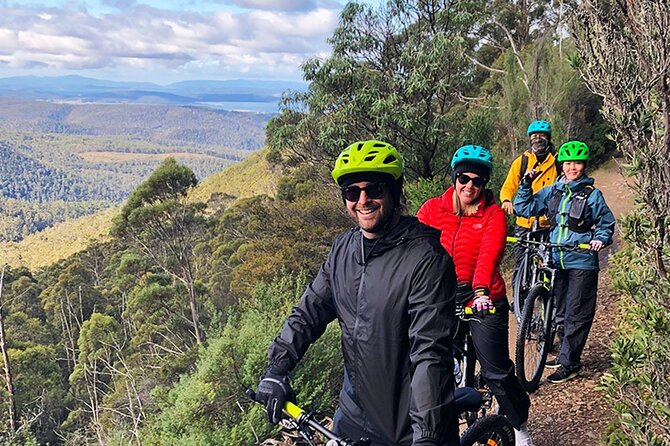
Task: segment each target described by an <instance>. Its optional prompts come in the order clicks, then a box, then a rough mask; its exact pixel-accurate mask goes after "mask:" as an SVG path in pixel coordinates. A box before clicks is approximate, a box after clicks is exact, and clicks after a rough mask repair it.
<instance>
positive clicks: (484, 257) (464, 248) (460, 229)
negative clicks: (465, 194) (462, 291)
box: [416, 186, 507, 301]
mask: <svg viewBox="0 0 670 446" xmlns="http://www.w3.org/2000/svg"><path fill="white" fill-rule="evenodd" d="M453 193H454V187H453V186H452V187H450V188H449V189H447V190H446V191H445V192H444V194H442V196H440V197H435V198H431V199H430V200H428V201H426V202H425V203H424V204H423V205H422V206H421V209H419V212H417V214H416V216H417V217H418V218H419V220H420V221H421V222H423V223H425V224H427V225H429V226H432V227H434V228H437V229H439V230H441V231H442V234H441V235H440V241H441V242H442V246H444V248H445V249H446V250H447V252H448V253H449V254H450V255H451V257H452V258H453V259H454V264H455V266H456V277H457V280H458V281H459V282H469V283H471V284H472V287H473V288H474V289H477V288H486V289H487V290H489V297H490V298H491V300H493V301H496V300H499V299H504V298H506V290H505V281H504V280H503V278H502V275H501V274H500V261H501V260H502V257H503V255H504V253H505V237H506V235H507V222H506V220H505V213H504V212H503V210H502V208H501V207H500V206H498V205H497V204H496V203H495V201H494V200H493V194H492V193H491V192H490V191H489V190H486V191H485V193H484V194H482V197H481V198H480V202H481V204H480V205H479V209H478V210H477V213H476V214H474V215H463V216H459V215H456V214H454V205H453V199H452V194H453Z"/></svg>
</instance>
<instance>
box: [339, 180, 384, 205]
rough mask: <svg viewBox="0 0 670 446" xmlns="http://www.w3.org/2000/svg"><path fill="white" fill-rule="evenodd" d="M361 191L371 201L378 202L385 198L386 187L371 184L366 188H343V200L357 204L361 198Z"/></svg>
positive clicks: (379, 184)
mask: <svg viewBox="0 0 670 446" xmlns="http://www.w3.org/2000/svg"><path fill="white" fill-rule="evenodd" d="M361 191H365V195H366V196H367V197H368V198H369V199H371V200H377V199H379V198H382V197H383V196H384V185H383V184H381V183H371V184H368V185H367V186H365V187H358V186H349V187H343V188H342V198H344V199H345V200H347V201H351V202H356V201H358V199H359V198H361Z"/></svg>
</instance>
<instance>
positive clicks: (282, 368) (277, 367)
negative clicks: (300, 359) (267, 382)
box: [266, 358, 292, 375]
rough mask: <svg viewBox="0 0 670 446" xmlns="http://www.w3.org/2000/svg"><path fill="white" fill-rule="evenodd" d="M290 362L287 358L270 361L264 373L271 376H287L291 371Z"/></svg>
mask: <svg viewBox="0 0 670 446" xmlns="http://www.w3.org/2000/svg"><path fill="white" fill-rule="evenodd" d="M291 369H292V367H291V361H289V359H288V358H278V359H275V358H272V359H270V361H269V363H268V367H267V369H266V370H267V372H266V373H271V374H273V375H288V374H289V372H290V371H291Z"/></svg>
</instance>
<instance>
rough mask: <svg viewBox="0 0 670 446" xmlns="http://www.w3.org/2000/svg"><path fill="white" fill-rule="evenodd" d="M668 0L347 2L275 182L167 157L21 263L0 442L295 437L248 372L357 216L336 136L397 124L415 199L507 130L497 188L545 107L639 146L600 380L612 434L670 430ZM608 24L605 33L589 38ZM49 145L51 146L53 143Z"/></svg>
mask: <svg viewBox="0 0 670 446" xmlns="http://www.w3.org/2000/svg"><path fill="white" fill-rule="evenodd" d="M605 3H607V2H605ZM603 4H604V3H603ZM599 5H600V3H599ZM626 5H628V6H629V7H630V8H632V9H630V10H625V9H622V8H626V7H627V6H626ZM659 5H660V6H659ZM601 6H602V5H601ZM668 6H669V5H668V2H667V1H664V2H652V1H641V2H628V3H626V4H625V5H624V4H623V3H611V4H609V7H608V8H606V9H605V10H600V9H598V8H599V6H598V5H594V4H591V3H589V4H586V3H584V4H582V5H581V6H579V7H578V8H577V7H575V6H574V5H572V4H571V3H570V2H563V3H559V4H558V5H556V4H555V3H554V2H550V1H548V0H547V1H539V2H532V3H530V2H508V1H493V2H488V1H483V0H481V1H480V0H468V1H459V2H452V1H410V0H400V1H393V2H389V3H388V4H386V7H385V8H373V7H370V6H366V5H358V4H355V3H351V4H349V5H348V6H347V7H346V8H345V9H344V11H343V12H342V15H341V17H340V22H339V25H338V27H337V29H336V30H335V32H334V34H333V36H332V37H331V40H330V43H331V45H332V48H333V52H332V54H331V55H330V56H329V57H327V58H322V59H314V60H311V61H309V62H308V63H306V64H305V65H304V66H303V71H304V77H305V79H306V80H308V81H309V82H310V86H309V90H308V91H307V92H300V93H293V94H288V95H287V96H286V97H285V98H284V107H283V109H282V112H281V113H280V115H279V116H277V117H275V118H273V119H272V120H271V121H270V122H269V124H268V126H267V143H268V146H269V149H270V150H269V153H268V154H267V155H266V158H265V161H267V162H268V165H269V166H271V168H272V170H273V172H275V173H277V174H281V178H280V179H279V180H278V181H277V184H276V193H274V194H267V193H266V194H263V193H261V194H256V195H253V196H247V197H245V198H236V197H233V196H226V195H225V194H224V193H221V194H217V192H216V191H215V190H211V192H205V193H203V194H202V195H198V194H197V193H195V194H193V193H192V191H193V190H194V188H195V187H196V185H197V183H198V179H197V175H196V174H195V173H194V171H193V169H191V168H190V167H189V166H188V165H185V163H184V162H181V161H178V160H176V159H175V158H168V159H166V160H164V161H163V162H161V163H160V165H158V166H157V167H156V168H155V169H154V170H153V171H152V173H151V175H150V176H148V178H145V179H144V180H143V181H141V182H140V183H138V185H137V187H135V188H134V189H133V191H132V193H131V194H130V196H129V197H128V199H127V200H126V201H125V202H124V203H123V205H122V206H121V209H120V211H119V213H118V214H117V215H116V217H115V219H114V221H113V223H112V225H111V230H110V235H109V238H107V239H106V240H102V241H99V242H96V243H92V244H90V245H89V246H88V247H87V249H85V250H83V251H81V252H79V253H77V254H75V255H72V256H70V257H68V258H65V259H63V260H61V261H59V262H58V263H56V264H54V265H51V266H48V267H45V268H41V269H35V270H32V271H31V270H28V269H27V268H22V267H5V268H4V269H3V272H4V274H3V275H2V276H0V277H2V295H1V299H2V302H0V315H2V318H0V323H2V324H4V328H5V337H4V339H5V341H6V342H5V343H4V344H2V343H0V344H1V345H0V347H1V348H2V349H4V350H5V351H6V352H7V354H8V357H9V361H8V363H7V364H6V366H7V371H8V373H7V374H6V375H5V376H6V379H5V381H6V383H7V385H6V386H2V389H3V390H1V391H0V414H8V415H6V416H5V418H2V417H0V427H1V430H2V436H3V437H2V441H3V442H4V443H6V444H46V443H47V442H48V443H49V444H63V445H83V444H91V445H93V444H99V445H119V446H120V445H127V444H133V445H177V444H178V445H193V446H195V445H198V446H201V445H212V446H214V445H217V446H219V445H228V446H247V445H252V444H261V443H262V442H263V441H264V440H265V439H266V438H267V437H271V436H273V435H277V431H276V430H275V431H273V429H272V427H271V426H270V425H269V424H268V423H267V422H266V419H265V414H263V413H262V411H261V409H260V407H258V405H255V404H253V403H251V402H250V401H248V400H247V398H246V397H245V396H244V394H243V389H244V386H255V385H256V383H257V381H258V377H259V375H260V374H261V373H262V372H263V370H264V369H265V366H266V364H265V363H266V354H267V346H268V344H269V342H270V341H271V340H272V338H273V337H274V336H275V335H276V333H277V332H278V330H279V329H280V326H281V323H282V321H283V319H284V317H285V316H286V314H287V313H288V312H289V311H290V308H291V306H292V305H294V304H295V303H296V302H297V301H298V299H299V297H300V295H301V293H302V290H303V289H304V287H305V285H306V283H308V281H309V280H310V278H312V277H313V276H314V275H315V273H316V271H317V270H318V268H319V266H320V264H321V262H322V261H323V260H324V258H325V256H326V254H327V252H328V250H329V247H330V245H331V243H332V241H333V239H334V238H335V237H336V235H337V234H338V233H340V232H341V231H343V230H345V229H346V228H348V227H350V225H351V223H350V222H349V220H348V218H347V217H346V214H345V212H344V209H343V206H342V202H341V198H340V196H339V193H338V192H339V191H338V190H337V188H336V187H335V186H334V185H333V184H332V178H331V177H330V170H331V168H332V164H333V159H334V157H335V155H336V154H337V153H338V152H339V151H341V150H342V149H343V148H344V147H346V146H347V145H348V144H349V143H350V142H352V141H355V140H359V139H368V138H379V139H385V140H387V141H389V142H391V143H393V144H394V145H395V146H396V147H397V148H398V149H399V150H400V152H401V153H402V154H403V156H404V157H405V160H406V162H407V167H408V172H407V178H406V194H407V201H408V204H409V208H410V211H411V212H414V211H416V209H417V206H419V205H420V204H421V203H422V202H423V201H424V200H425V199H426V198H427V197H430V196H434V195H436V194H439V193H441V192H442V191H443V190H444V188H445V187H446V186H447V185H448V184H449V183H450V181H451V180H450V177H449V166H448V162H449V159H450V157H451V155H452V154H453V152H454V150H456V149H457V148H458V147H459V146H460V145H462V144H472V143H474V144H481V145H485V146H487V147H490V148H492V151H493V153H494V160H495V161H494V177H493V178H492V181H491V182H490V183H489V185H490V187H491V188H492V189H493V192H494V195H497V193H498V188H499V186H500V183H501V180H502V177H503V176H504V175H505V173H506V171H507V167H508V165H509V162H510V161H511V159H512V158H513V157H514V156H516V155H517V154H518V153H519V151H520V150H521V149H523V148H524V147H525V146H526V144H527V135H526V128H527V126H528V123H529V122H530V121H531V120H533V119H537V118H540V119H546V120H549V121H551V122H552V124H553V126H554V129H555V130H554V132H553V135H552V138H553V142H554V143H555V144H556V145H558V144H560V143H562V142H564V141H566V140H570V139H581V140H584V141H586V142H587V143H588V145H589V146H590V147H591V148H592V151H593V164H597V163H599V162H601V161H602V160H605V159H608V158H610V157H611V155H612V154H614V153H616V152H621V153H622V154H623V156H625V159H626V161H627V162H628V163H629V164H628V167H627V169H628V171H627V172H629V173H630V174H631V175H632V176H631V177H630V178H631V183H632V184H633V185H634V187H636V189H635V191H636V193H637V195H638V200H639V201H640V208H639V212H637V213H635V214H633V215H632V216H629V217H628V218H626V219H624V220H622V221H620V222H619V223H620V225H621V227H622V228H623V229H622V234H623V235H624V236H625V237H626V238H627V239H628V240H629V241H630V242H631V244H630V245H629V248H627V249H626V251H624V252H623V253H622V254H621V257H620V258H619V259H617V262H620V265H623V266H619V267H618V268H619V269H618V271H620V273H619V274H617V276H616V277H617V279H616V280H615V282H616V283H615V286H617V289H619V290H620V292H622V293H623V294H625V299H624V301H625V302H626V303H627V306H626V307H625V308H624V309H623V310H624V311H622V314H623V315H624V319H623V321H622V324H621V328H620V329H618V330H617V339H616V340H615V341H614V344H613V351H614V352H615V355H614V365H613V367H612V370H611V371H610V372H611V373H609V374H607V375H606V376H605V380H604V381H603V385H604V386H605V392H606V394H607V395H608V398H609V401H610V403H611V406H612V408H613V410H614V411H615V419H616V423H615V424H613V425H612V427H611V429H609V430H608V431H607V432H603V433H596V434H594V435H600V436H601V438H602V441H603V442H608V443H609V444H612V445H632V444H649V445H660V444H667V442H664V441H667V440H668V438H669V437H668V429H667V426H668V425H670V423H668V422H667V421H668V412H667V407H668V403H670V402H669V401H668V392H667V389H668V388H669V387H670V384H669V383H668V375H667V368H664V367H665V366H663V367H660V366H659V364H660V365H666V364H669V363H670V360H669V359H668V354H667V351H668V347H667V340H668V339H670V336H667V334H668V327H670V323H669V322H668V314H669V313H668V311H667V310H668V308H667V287H668V280H667V268H666V266H665V264H666V263H667V259H668V258H669V256H668V252H667V241H668V240H667V237H668V233H667V231H666V230H665V229H666V226H667V221H668V220H667V213H666V214H664V212H670V211H668V209H670V206H663V205H667V204H668V199H667V198H668V192H667V182H666V184H664V185H663V184H662V183H660V181H663V180H664V179H667V177H666V176H665V174H666V173H667V171H668V165H669V164H670V161H669V160H670V147H669V146H668V144H667V137H665V139H664V135H668V134H670V129H668V128H667V127H668V122H670V120H669V119H667V117H668V112H667V110H668V108H667V107H665V108H664V107H663V106H662V104H668V103H670V93H669V92H668V89H667V85H668V84H670V79H669V77H668V67H670V64H668V63H667V59H664V60H661V61H660V62H659V61H658V60H657V59H656V58H662V57H667V54H666V53H667V52H666V53H664V52H663V51H658V47H659V46H662V47H664V46H667V39H665V40H664V38H665V37H667V30H668V29H670V27H665V26H663V27H659V24H661V23H664V22H663V20H662V19H663V18H665V19H667V7H668ZM663 7H665V8H666V9H665V13H664V12H663ZM654 14H655V15H654ZM634 20H637V21H639V23H638V22H636V21H634ZM631 21H633V22H631ZM640 23H642V24H644V26H641V25H640ZM594 29H597V30H599V32H601V33H603V35H605V36H607V39H605V40H600V38H599V37H598V36H589V32H591V30H594ZM645 33H646V34H645ZM664 33H666V34H664ZM585 36H587V37H588V38H587V37H585ZM631 36H636V39H637V40H636V39H633V38H631ZM638 37H639V39H638ZM645 39H646V40H645ZM659 42H660V43H659ZM596 44H597V45H598V46H597V47H594V45H596ZM608 45H613V46H608ZM594 48H596V50H597V51H596V52H597V54H596V55H594V54H593V53H589V51H590V50H591V51H593V50H594ZM619 48H623V49H624V50H625V51H624V53H621V54H620V53H618V52H617V51H619ZM650 48H651V49H650ZM654 49H656V50H654ZM624 54H625V57H623V55H624ZM638 54H642V55H645V57H644V58H643V59H640V60H638V59H635V57H633V56H632V55H638ZM617 55H619V56H621V57H615V56H617ZM601 56H603V57H601ZM605 56H607V57H605ZM604 61H609V62H611V65H607V66H603V65H601V64H603V63H604ZM649 61H655V62H649ZM643 62H644V63H643ZM656 62H658V64H657V63H656ZM657 65H658V66H659V67H664V68H662V69H660V71H659V72H656V71H654V70H653V69H652V68H655V67H656V66H657ZM613 67H614V68H613ZM659 79H661V80H662V81H663V82H661V83H656V81H657V80H659ZM638 81H639V82H638ZM650 85H651V86H653V88H652V87H650ZM622 86H623V87H622ZM664 86H665V87H664ZM661 87H664V88H661ZM629 88H632V89H633V90H634V91H633V93H631V94H629V93H628V90H627V89H629ZM591 91H599V92H601V93H602V96H596V95H595V94H593V93H592V92H591ZM631 110H632V111H631ZM659 110H664V111H663V113H665V114H662V113H660V112H659ZM604 116H606V117H607V118H608V119H607V120H605V119H604ZM81 122H83V121H81ZM51 136H52V135H49V137H51ZM67 137H68V138H73V136H70V135H68V136H67ZM87 141H88V140H87ZM112 141H113V140H112ZM129 141H130V139H129ZM664 141H665V142H664ZM133 143H137V144H139V142H135V141H133ZM9 145H10V147H12V148H14V149H16V148H17V147H18V146H19V145H20V144H9ZM34 146H35V147H38V148H39V149H38V151H40V153H43V154H45V155H43V156H44V157H46V156H48V155H46V154H47V153H48V152H49V151H48V150H47V148H48V146H49V145H48V144H45V143H44V142H41V143H40V144H34ZM178 146H179V147H181V145H178ZM31 147H32V146H31ZM133 147H135V146H133ZM161 147H162V148H161V150H165V152H162V153H167V149H165V146H161ZM16 151H17V153H20V154H22V155H25V154H26V152H25V151H23V150H18V149H17V150H16ZM90 151H91V150H90V148H89V147H87V148H86V150H81V152H90ZM93 151H94V152H104V150H93ZM173 151H174V152H180V153H184V152H187V151H186V150H181V149H180V150H178V151H177V150H173ZM128 152H129V153H131V154H132V153H135V152H134V151H133V150H129V151H128ZM188 153H192V152H188ZM659 154H660V155H659ZM86 156H88V155H86ZM78 158H79V159H78ZM36 159H38V160H41V159H42V158H40V157H36ZM67 159H68V160H70V161H71V162H73V163H74V164H73V165H82V166H83V165H84V164H78V163H83V161H80V159H83V158H81V157H77V156H76V155H73V156H72V157H67ZM44 163H45V164H47V165H48V166H49V168H53V167H54V165H53V164H51V163H47V162H46V161H45V162H44ZM591 167H593V166H591ZM82 169H83V168H82ZM67 172H68V173H70V172H71V171H70V170H68V171H67ZM252 172H255V173H256V174H258V173H257V172H259V171H252ZM244 174H245V177H244V180H242V181H241V183H242V189H244V187H243V186H244V184H245V183H246V184H248V185H249V189H251V188H252V187H254V184H255V183H254V178H253V175H254V173H252V174H251V175H249V171H244ZM633 174H634V175H633ZM224 176H225V172H224ZM655 179H656V180H655ZM239 183H240V182H238V184H239ZM640 185H646V186H648V187H647V188H646V189H645V194H646V195H645V196H641V194H640ZM189 194H191V195H190V197H189ZM664 200H665V201H664ZM208 203H209V206H210V207H209V208H208ZM664 290H665V292H664ZM331 325H332V326H331V327H330V328H329V329H328V330H327V331H326V333H325V334H324V336H323V337H322V338H321V340H320V341H319V342H318V343H317V344H316V345H314V346H312V347H311V348H310V350H309V351H308V353H307V355H306V356H305V358H303V360H302V361H301V363H300V365H299V367H298V368H297V369H296V370H295V371H294V372H293V374H292V385H293V387H294V388H295V389H296V390H297V392H298V394H297V398H298V400H299V401H300V402H301V404H303V405H305V406H308V407H313V408H318V409H321V410H324V411H326V412H328V413H332V409H333V408H334V406H335V404H336V396H337V393H338V391H339V386H340V384H341V379H342V369H341V367H342V365H341V357H340V353H339V341H338V330H339V328H338V326H337V325H336V324H331ZM631 390H632V391H631ZM14 407H15V408H16V411H15V412H12V411H11V410H9V409H10V408H14ZM531 416H532V414H531ZM574 422H575V423H578V422H579V420H574Z"/></svg>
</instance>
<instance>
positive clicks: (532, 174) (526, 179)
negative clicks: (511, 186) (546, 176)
mask: <svg viewBox="0 0 670 446" xmlns="http://www.w3.org/2000/svg"><path fill="white" fill-rule="evenodd" d="M535 175H537V172H536V171H535V169H530V170H529V171H528V172H526V173H525V175H524V176H523V178H521V184H524V185H525V184H531V183H532V182H533V179H534V178H535Z"/></svg>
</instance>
